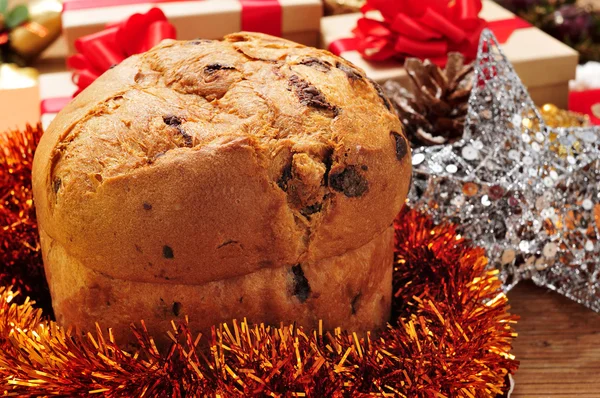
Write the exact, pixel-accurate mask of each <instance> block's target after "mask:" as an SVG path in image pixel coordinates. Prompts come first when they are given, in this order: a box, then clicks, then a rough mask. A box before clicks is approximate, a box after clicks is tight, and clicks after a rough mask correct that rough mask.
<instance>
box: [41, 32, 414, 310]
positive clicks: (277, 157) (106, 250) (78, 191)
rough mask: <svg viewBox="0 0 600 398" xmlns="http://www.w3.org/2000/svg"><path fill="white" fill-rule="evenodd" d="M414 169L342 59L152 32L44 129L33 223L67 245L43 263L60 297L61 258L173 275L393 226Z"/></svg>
mask: <svg viewBox="0 0 600 398" xmlns="http://www.w3.org/2000/svg"><path fill="white" fill-rule="evenodd" d="M410 168H411V166H410V151H409V149H408V147H407V144H406V140H405V138H404V135H403V133H402V128H401V125H400V122H399V120H398V118H397V117H396V116H395V114H394V113H393V111H391V110H390V106H389V103H388V101H387V100H386V99H385V97H384V96H383V95H382V94H380V91H378V87H377V86H376V85H374V83H372V82H370V81H369V80H368V79H366V78H365V77H364V72H362V71H360V70H358V69H356V68H355V67H354V66H353V65H352V64H350V63H348V62H347V61H344V60H342V59H341V58H338V57H335V56H334V55H332V54H330V53H329V52H326V51H323V50H317V49H314V48H308V47H304V46H301V45H298V44H295V43H292V42H289V41H286V40H282V39H278V38H274V37H271V36H266V35H261V34H250V33H239V34H234V35H229V36H227V37H225V39H224V40H223V41H206V40H199V41H192V42H176V41H168V42H163V43H162V44H161V45H159V46H157V47H155V48H154V49H152V50H151V51H149V52H147V53H145V54H142V55H139V56H133V57H130V58H129V59H127V60H125V61H124V62H122V63H121V64H120V65H118V66H116V67H115V68H113V69H112V70H110V71H108V72H107V73H105V74H104V75H103V76H101V77H100V78H99V79H98V80H97V81H96V82H95V83H94V84H92V85H91V86H90V87H89V88H88V89H86V90H85V91H84V92H83V93H81V94H80V95H79V96H78V97H77V98H76V99H75V100H74V101H72V102H71V103H70V104H69V105H68V106H67V107H66V108H65V109H64V110H63V111H62V112H61V113H60V114H59V115H58V117H57V118H56V119H55V120H54V122H53V123H52V124H51V125H50V127H49V128H48V131H47V132H46V133H45V134H44V136H43V137H42V140H41V143H40V145H39V147H38V149H37V153H36V156H35V162H34V170H33V183H34V187H33V188H34V197H35V201H36V207H37V212H38V220H39V225H40V230H41V231H42V233H43V234H45V235H46V236H48V237H49V239H51V240H52V241H53V242H55V243H54V244H56V245H59V246H60V247H62V249H63V250H64V251H65V256H66V257H68V258H69V260H68V261H66V260H62V259H61V260H57V261H58V263H54V261H53V260H52V259H48V258H47V261H46V263H45V264H46V272H47V275H48V276H49V279H50V283H51V288H52V290H53V292H55V297H60V295H61V293H58V292H59V291H61V289H62V287H61V285H60V284H62V283H65V282H59V281H64V280H65V279H57V278H54V277H53V275H54V274H55V273H56V272H64V270H61V271H58V268H59V267H67V268H66V269H69V270H70V269H71V267H73V269H72V272H82V273H83V274H86V275H95V274H93V273H91V274H90V272H91V271H90V270H94V271H96V272H98V273H101V274H102V275H104V276H106V277H107V278H116V279H121V280H127V281H130V282H140V283H141V282H143V283H146V284H151V285H160V286H164V287H163V288H164V289H165V290H169V289H171V288H170V287H167V285H173V288H175V289H178V288H180V287H181V286H182V285H192V286H197V285H200V284H205V283H209V282H213V281H221V280H223V279H228V278H235V277H242V276H244V275H248V274H251V273H256V272H258V271H261V272H267V271H265V270H264V269H265V268H271V269H276V268H280V267H290V266H292V265H295V264H309V263H314V262H316V261H321V260H323V259H326V258H329V257H335V256H341V255H343V254H344V253H346V252H349V251H352V250H354V249H357V248H359V247H362V246H364V245H366V244H367V243H368V242H370V241H372V240H373V239H374V237H376V236H380V235H381V234H382V232H383V231H385V230H386V229H387V228H388V227H389V225H390V224H391V222H392V220H393V218H394V216H395V215H396V214H397V212H398V211H399V210H400V208H401V206H402V204H403V202H404V199H405V197H406V193H407V190H408V185H409V181H410V173H411V170H410ZM75 263H77V264H79V265H78V266H77V267H76V266H75V265H74V264H75ZM59 264H61V265H59ZM339 266H340V267H341V265H339ZM77 270H81V271H77ZM83 270H85V272H84V271H83ZM338 271H339V272H343V271H342V270H338ZM338 271H336V272H338ZM271 272H276V270H273V271H271ZM332 272H333V271H332ZM140 286H141V284H140ZM63 287H64V286H63ZM65 288H66V287H65ZM163 288H161V289H163ZM82 294H83V293H82ZM223 319H226V318H223Z"/></svg>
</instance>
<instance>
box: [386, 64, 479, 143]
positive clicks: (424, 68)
mask: <svg viewBox="0 0 600 398" xmlns="http://www.w3.org/2000/svg"><path fill="white" fill-rule="evenodd" d="M404 67H405V68H406V71H407V73H408V76H409V77H410V79H411V81H412V86H413V87H412V89H411V90H410V91H409V90H407V89H406V88H404V87H402V86H401V85H400V84H398V83H396V82H392V81H388V82H387V83H386V84H385V85H384V88H385V90H386V93H387V95H388V97H390V98H391V99H392V102H393V103H394V105H395V107H396V110H397V111H398V116H399V117H400V120H402V122H403V123H404V127H405V129H406V134H407V135H408V137H409V139H410V141H411V144H412V145H413V147H419V146H424V145H426V146H430V145H440V144H447V143H450V142H454V141H456V140H459V139H460V138H461V137H462V135H463V129H464V126H465V119H466V116H467V110H468V108H469V95H470V94H471V88H472V87H473V64H469V65H465V64H464V57H463V55H462V54H460V53H450V54H448V63H447V64H446V68H445V69H443V70H442V69H440V68H439V67H438V66H437V65H435V64H433V63H432V62H431V61H429V60H425V61H424V62H421V61H420V60H419V59H417V58H408V59H407V60H406V62H405V64H404Z"/></svg>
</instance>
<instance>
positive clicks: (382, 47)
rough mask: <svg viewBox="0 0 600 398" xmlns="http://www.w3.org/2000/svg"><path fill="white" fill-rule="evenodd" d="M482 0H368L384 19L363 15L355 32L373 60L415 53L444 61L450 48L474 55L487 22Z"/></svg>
mask: <svg viewBox="0 0 600 398" xmlns="http://www.w3.org/2000/svg"><path fill="white" fill-rule="evenodd" d="M481 8H482V4H481V0H419V1H415V0H394V1H390V0H367V3H366V5H365V7H364V8H363V12H366V11H368V10H372V9H376V10H379V11H380V12H381V14H382V15H383V18H384V20H383V21H378V20H374V19H370V18H366V17H363V18H361V19H359V21H358V24H357V26H356V28H355V29H354V34H355V35H356V38H357V39H358V43H357V49H358V51H360V53H361V54H362V55H363V57H365V58H366V59H369V60H374V61H383V60H387V59H390V58H396V57H397V58H403V57H406V56H413V57H418V58H430V59H432V60H437V61H439V62H443V60H444V59H445V58H446V54H448V52H449V51H459V52H461V53H463V54H464V55H465V56H466V57H467V58H474V57H475V55H476V53H477V45H478V41H479V36H480V34H481V31H482V30H483V29H484V28H485V27H486V22H485V21H484V20H483V19H481V18H479V16H478V15H479V12H480V11H481Z"/></svg>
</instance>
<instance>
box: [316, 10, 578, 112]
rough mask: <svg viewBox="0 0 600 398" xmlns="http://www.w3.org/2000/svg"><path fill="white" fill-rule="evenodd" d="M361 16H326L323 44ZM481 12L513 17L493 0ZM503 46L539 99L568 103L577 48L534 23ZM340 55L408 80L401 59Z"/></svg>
mask: <svg viewBox="0 0 600 398" xmlns="http://www.w3.org/2000/svg"><path fill="white" fill-rule="evenodd" d="M361 16H362V14H347V15H336V16H331V17H325V18H323V19H322V21H321V46H322V47H324V48H328V47H329V46H330V44H331V43H333V42H335V41H337V40H339V39H343V38H349V37H352V29H354V27H355V26H356V23H357V21H358V19H359V18H360V17H361ZM368 16H369V17H370V18H379V19H381V16H380V15H379V13H378V12H369V13H368ZM480 16H481V17H482V18H484V19H486V20H487V21H490V22H493V21H497V20H502V19H509V18H512V17H514V14H512V13H511V12H509V11H507V10H506V9H504V8H502V7H500V6H499V5H497V4H496V3H494V2H492V1H491V0H485V1H484V2H483V9H482V11H481V14H480ZM502 49H503V51H504V53H505V54H506V55H507V57H508V59H509V60H510V61H511V63H512V64H513V66H514V68H515V70H516V71H517V73H518V74H519V76H520V78H521V79H522V80H523V82H524V84H525V85H526V86H527V88H528V89H529V93H530V95H531V96H532V98H533V100H534V101H535V102H536V103H538V104H544V103H554V104H556V105H557V106H559V107H561V108H566V107H567V98H568V93H569V84H568V82H569V80H570V79H573V78H574V77H575V68H576V66H577V61H578V54H577V52H576V51H575V50H573V49H572V48H570V47H569V46H567V45H566V44H564V43H561V42H559V41H558V40H556V39H554V38H552V37H551V36H549V35H547V34H546V33H544V32H542V31H541V30H539V29H537V28H535V27H530V28H523V29H518V30H516V31H515V32H514V33H512V35H511V36H510V37H509V38H508V40H507V41H506V43H504V44H503V45H502ZM341 55H342V56H343V57H344V58H346V59H348V60H349V61H351V62H352V63H354V64H355V65H357V66H358V67H360V68H362V69H364V70H365V71H366V72H367V75H368V76H369V77H371V78H372V79H374V80H375V81H377V82H379V83H383V82H385V81H386V80H390V79H391V80H396V81H400V82H401V83H404V84H408V76H407V74H406V72H405V70H404V68H403V67H402V64H401V63H400V62H398V61H395V60H391V61H383V62H369V61H366V60H365V59H364V58H363V57H362V56H361V54H360V53H359V52H358V51H344V52H342V54H341Z"/></svg>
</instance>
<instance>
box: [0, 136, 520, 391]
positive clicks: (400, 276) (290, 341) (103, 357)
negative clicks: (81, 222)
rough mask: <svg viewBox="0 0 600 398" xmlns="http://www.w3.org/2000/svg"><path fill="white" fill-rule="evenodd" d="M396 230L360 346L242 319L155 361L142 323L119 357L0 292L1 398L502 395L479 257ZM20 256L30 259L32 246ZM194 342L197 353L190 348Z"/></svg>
mask: <svg viewBox="0 0 600 398" xmlns="http://www.w3.org/2000/svg"><path fill="white" fill-rule="evenodd" d="M32 131H34V130H31V131H30V133H29V134H31V132H32ZM36 140H37V139H36ZM31 142H33V141H31ZM35 142H37V141H35ZM33 147H34V145H33V146H31V147H30V148H33ZM5 156H6V155H5ZM25 158H26V159H29V160H30V159H31V158H30V157H25ZM25 158H24V159H25ZM3 164H7V162H5V163H3ZM3 164H0V167H4V166H3ZM0 172H3V173H4V172H5V170H3V169H0ZM4 181H6V178H5V179H3V180H2V182H0V183H4ZM11 181H12V180H11ZM23 181H24V182H23V183H22V185H21V186H20V187H18V186H15V185H12V187H13V188H16V189H17V190H18V189H24V190H29V185H25V184H29V179H27V178H25V179H23ZM0 188H1V189H5V187H4V186H0ZM0 192H4V191H1V190H0ZM29 199H30V197H29ZM19 203H21V202H19ZM19 208H20V207H19ZM28 209H29V214H28V215H27V217H28V218H25V216H26V214H25V213H22V215H19V216H18V217H21V219H22V221H27V222H28V224H27V225H28V228H29V231H28V232H27V233H26V234H25V235H24V236H35V235H32V234H34V233H35V222H30V221H31V220H32V218H31V217H32V214H33V213H31V208H28ZM15 211H16V208H15ZM18 214H21V213H18ZM13 216H15V217H16V214H15V215H13ZM3 222H4V221H3ZM11 222H12V223H14V221H11ZM1 225H5V224H1ZM11 225H12V224H11ZM395 227H396V252H395V256H396V259H395V266H394V314H393V316H392V324H391V325H388V326H387V328H386V329H385V330H383V331H380V332H378V333H374V334H367V336H365V337H364V338H359V337H358V336H357V335H356V334H355V333H352V332H350V331H341V330H334V331H331V332H326V331H322V330H321V329H320V328H319V329H317V330H307V329H303V328H298V327H295V325H280V326H279V327H270V326H265V325H253V324H250V323H248V322H246V320H244V321H243V322H237V321H233V322H231V323H229V324H222V325H217V326H215V327H214V328H213V332H212V335H211V336H204V337H202V336H193V335H192V334H191V332H190V330H189V329H188V328H187V324H186V323H183V324H179V325H175V324H173V329H172V330H170V331H166V332H167V333H168V335H169V337H170V338H171V340H172V341H173V344H172V346H171V348H170V349H169V350H168V351H167V352H164V353H163V352H159V351H158V350H157V348H156V347H155V345H154V342H153V339H152V336H149V334H148V333H147V331H146V329H145V327H144V323H143V322H141V323H140V325H137V326H132V333H133V334H134V336H135V337H136V339H137V341H138V343H139V346H140V348H139V350H138V351H137V352H135V353H130V352H129V351H127V350H126V349H124V348H122V347H119V346H117V344H116V343H114V340H113V337H112V334H111V332H110V330H109V331H105V330H103V329H102V328H101V327H100V326H98V327H97V329H96V330H95V331H89V332H88V333H82V332H79V331H74V330H71V329H69V330H66V329H63V328H61V327H59V326H57V325H56V323H54V322H52V321H49V320H47V319H45V318H44V317H43V313H42V310H41V309H36V308H35V306H34V303H33V302H32V301H30V300H29V299H25V300H24V301H21V302H19V301H16V300H15V297H16V298H18V292H16V291H14V290H12V289H11V288H10V287H0V380H1V382H0V393H2V394H5V395H8V396H19V397H28V396H49V395H60V396H80V395H86V394H96V395H99V396H106V397H132V396H136V397H137V396H145V397H183V396H187V397H196V396H207V395H208V396H227V397H230V396H240V397H241V396H244V397H246V396H281V395H284V396H309V397H321V396H340V397H341V396H400V397H411V398H412V397H438V398H442V397H465V398H466V397H490V396H495V395H499V394H501V393H502V392H503V390H504V389H505V379H506V376H507V375H508V374H509V373H513V372H514V371H515V370H516V368H517V362H516V361H515V359H514V357H513V356H512V355H511V354H510V350H511V342H512V340H513V338H514V337H515V333H514V332H513V329H512V326H511V325H512V324H513V323H514V322H515V317H514V316H511V315H510V314H509V313H508V309H509V307H508V302H507V298H506V296H505V295H504V294H503V293H502V292H501V290H500V282H499V281H498V279H497V278H496V271H493V270H489V269H487V268H486V265H487V264H486V263H487V261H486V258H485V257H484V253H483V250H482V249H479V248H473V247H471V245H470V244H469V242H468V241H466V240H465V239H464V238H462V237H461V236H459V235H457V233H456V230H455V228H454V226H452V225H440V226H436V225H434V224H433V222H432V221H431V219H430V218H429V217H427V216H426V215H424V214H422V213H419V212H416V211H414V210H404V211H403V212H402V213H401V214H400V215H399V216H398V218H397V220H396V222H395ZM5 239H6V238H5ZM17 242H18V240H17V238H15V242H13V243H14V244H16V243H17ZM28 245H29V246H31V247H32V248H33V249H35V248H37V241H35V239H34V241H32V242H28ZM32 253H37V250H34V251H33V252H26V251H20V252H18V253H17V254H16V256H15V260H17V262H18V261H21V262H28V261H31V264H32V265H36V266H37V264H38V263H35V261H39V254H35V255H32ZM36 256H37V257H36ZM0 266H1V267H2V272H4V273H10V272H12V270H11V269H10V267H11V266H12V265H11V264H8V265H2V264H0ZM9 280H21V281H23V282H24V283H23V284H22V285H21V287H22V288H24V287H25V285H32V286H35V284H39V283H40V281H39V280H37V281H36V280H27V279H26V276H25V274H19V276H18V277H15V278H12V279H5V280H4V281H5V282H8V281H9ZM21 295H22V296H23V294H21ZM46 304H47V303H46ZM202 339H204V340H205V344H199V342H200V341H201V340H202ZM205 346H207V347H205Z"/></svg>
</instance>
